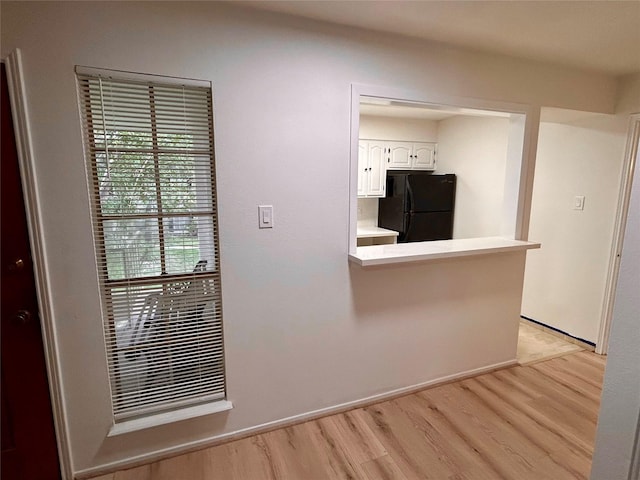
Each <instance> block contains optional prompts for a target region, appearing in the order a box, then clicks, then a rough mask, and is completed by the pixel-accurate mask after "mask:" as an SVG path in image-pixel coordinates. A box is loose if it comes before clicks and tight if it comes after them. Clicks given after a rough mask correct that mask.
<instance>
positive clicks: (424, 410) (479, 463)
mask: <svg viewBox="0 0 640 480" xmlns="http://www.w3.org/2000/svg"><path fill="white" fill-rule="evenodd" d="M396 403H397V405H398V407H399V408H401V409H402V410H403V411H404V412H405V414H406V415H407V416H409V418H410V419H411V421H412V422H413V423H414V425H415V426H416V428H418V429H419V430H420V431H421V432H422V433H423V435H424V437H425V441H426V442H427V444H428V445H429V447H430V448H431V449H433V450H434V451H435V452H437V454H438V456H439V457H440V458H443V459H447V460H446V463H447V465H448V466H449V468H450V470H452V472H454V476H455V475H456V474H462V473H463V472H466V471H470V470H472V471H473V472H474V476H475V478H476V479H478V480H485V479H486V480H493V479H495V478H497V477H499V476H500V475H499V472H497V471H496V470H495V469H493V468H491V465H490V464H489V463H487V462H486V461H485V460H484V459H483V458H482V455H481V454H480V452H478V451H477V450H476V449H475V448H473V446H472V445H470V443H469V442H468V440H467V439H466V438H465V436H464V435H462V434H460V432H458V431H457V430H455V429H453V428H452V425H451V423H449V421H448V420H447V419H446V418H445V417H444V416H443V415H442V413H441V412H439V411H438V409H437V408H436V407H435V406H434V405H433V404H431V403H430V402H429V401H428V400H427V399H426V398H424V397H422V396H420V395H409V396H406V397H403V398H399V399H397V400H396Z"/></svg>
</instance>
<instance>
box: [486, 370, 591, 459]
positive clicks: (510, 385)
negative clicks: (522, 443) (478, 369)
mask: <svg viewBox="0 0 640 480" xmlns="http://www.w3.org/2000/svg"><path fill="white" fill-rule="evenodd" d="M477 381H478V382H481V383H482V384H483V385H484V386H485V387H486V388H488V389H490V390H491V391H493V392H494V393H496V394H497V395H500V397H501V398H502V399H503V400H506V401H508V402H509V403H510V404H511V405H513V406H514V407H515V408H517V409H518V410H520V411H522V412H523V413H524V414H526V415H528V416H529V417H530V418H532V419H533V420H534V421H536V422H537V423H539V424H540V425H542V426H543V427H544V428H546V429H547V430H548V432H549V436H558V437H561V438H564V439H566V440H567V441H569V442H571V445H572V447H573V448H576V449H578V450H579V451H581V452H583V453H584V454H585V455H586V456H587V457H589V458H591V455H592V454H593V445H592V444H590V443H589V442H588V441H587V440H585V439H583V438H582V437H580V436H579V435H575V434H574V433H573V432H570V431H567V430H566V429H565V428H563V427H562V426H561V425H559V424H558V423H557V422H556V421H555V420H554V419H553V418H549V417H548V416H546V415H545V414H544V413H542V412H540V411H538V410H536V409H535V408H534V407H532V406H531V405H530V403H529V401H527V402H523V401H522V400H521V397H519V395H518V394H517V389H518V387H519V382H520V381H516V380H514V381H511V380H510V379H508V378H502V379H501V378H498V377H497V376H481V377H478V378H477ZM536 398H540V397H536Z"/></svg>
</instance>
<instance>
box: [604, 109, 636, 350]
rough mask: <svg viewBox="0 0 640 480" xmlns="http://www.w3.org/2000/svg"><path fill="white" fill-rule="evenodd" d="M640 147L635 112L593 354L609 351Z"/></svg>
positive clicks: (631, 121) (630, 128)
mask: <svg viewBox="0 0 640 480" xmlns="http://www.w3.org/2000/svg"><path fill="white" fill-rule="evenodd" d="M639 149H640V113H634V114H632V115H630V117H629V129H628V134H627V146H626V148H625V154H624V155H625V156H624V164H623V166H622V174H621V176H620V190H619V193H618V206H617V209H616V218H615V223H614V229H613V242H612V244H611V252H610V254H609V268H608V271H607V280H606V284H605V292H604V300H603V304H602V313H601V316H600V328H599V331H598V340H597V342H596V353H598V354H600V355H606V354H607V351H608V350H609V334H610V332H611V321H612V317H613V306H614V303H615V297H616V287H617V285H618V272H619V271H620V255H621V254H622V244H623V241H624V231H625V227H626V226H627V215H628V214H629V200H630V197H631V184H632V182H633V172H634V169H635V167H636V158H637V155H638V150H639Z"/></svg>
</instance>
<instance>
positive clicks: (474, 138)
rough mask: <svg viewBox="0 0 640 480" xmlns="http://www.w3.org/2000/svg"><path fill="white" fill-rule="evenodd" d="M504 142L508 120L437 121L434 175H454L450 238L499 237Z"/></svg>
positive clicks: (455, 118)
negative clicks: (454, 207)
mask: <svg viewBox="0 0 640 480" xmlns="http://www.w3.org/2000/svg"><path fill="white" fill-rule="evenodd" d="M508 139H509V119H508V118H494V117H472V116H456V117H451V118H447V119H444V120H440V121H439V122H438V173H455V174H456V175H457V176H458V177H457V183H456V209H455V216H454V220H453V238H474V237H491V236H500V226H501V221H502V216H501V215H502V208H503V196H504V182H505V168H506V163H507V144H508Z"/></svg>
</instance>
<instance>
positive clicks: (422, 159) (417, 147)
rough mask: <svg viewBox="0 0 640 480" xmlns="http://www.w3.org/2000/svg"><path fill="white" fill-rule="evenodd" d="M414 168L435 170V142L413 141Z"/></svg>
mask: <svg viewBox="0 0 640 480" xmlns="http://www.w3.org/2000/svg"><path fill="white" fill-rule="evenodd" d="M412 168H413V169H414V170H435V168H436V144H435V143H414V144H413V165H412Z"/></svg>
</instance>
